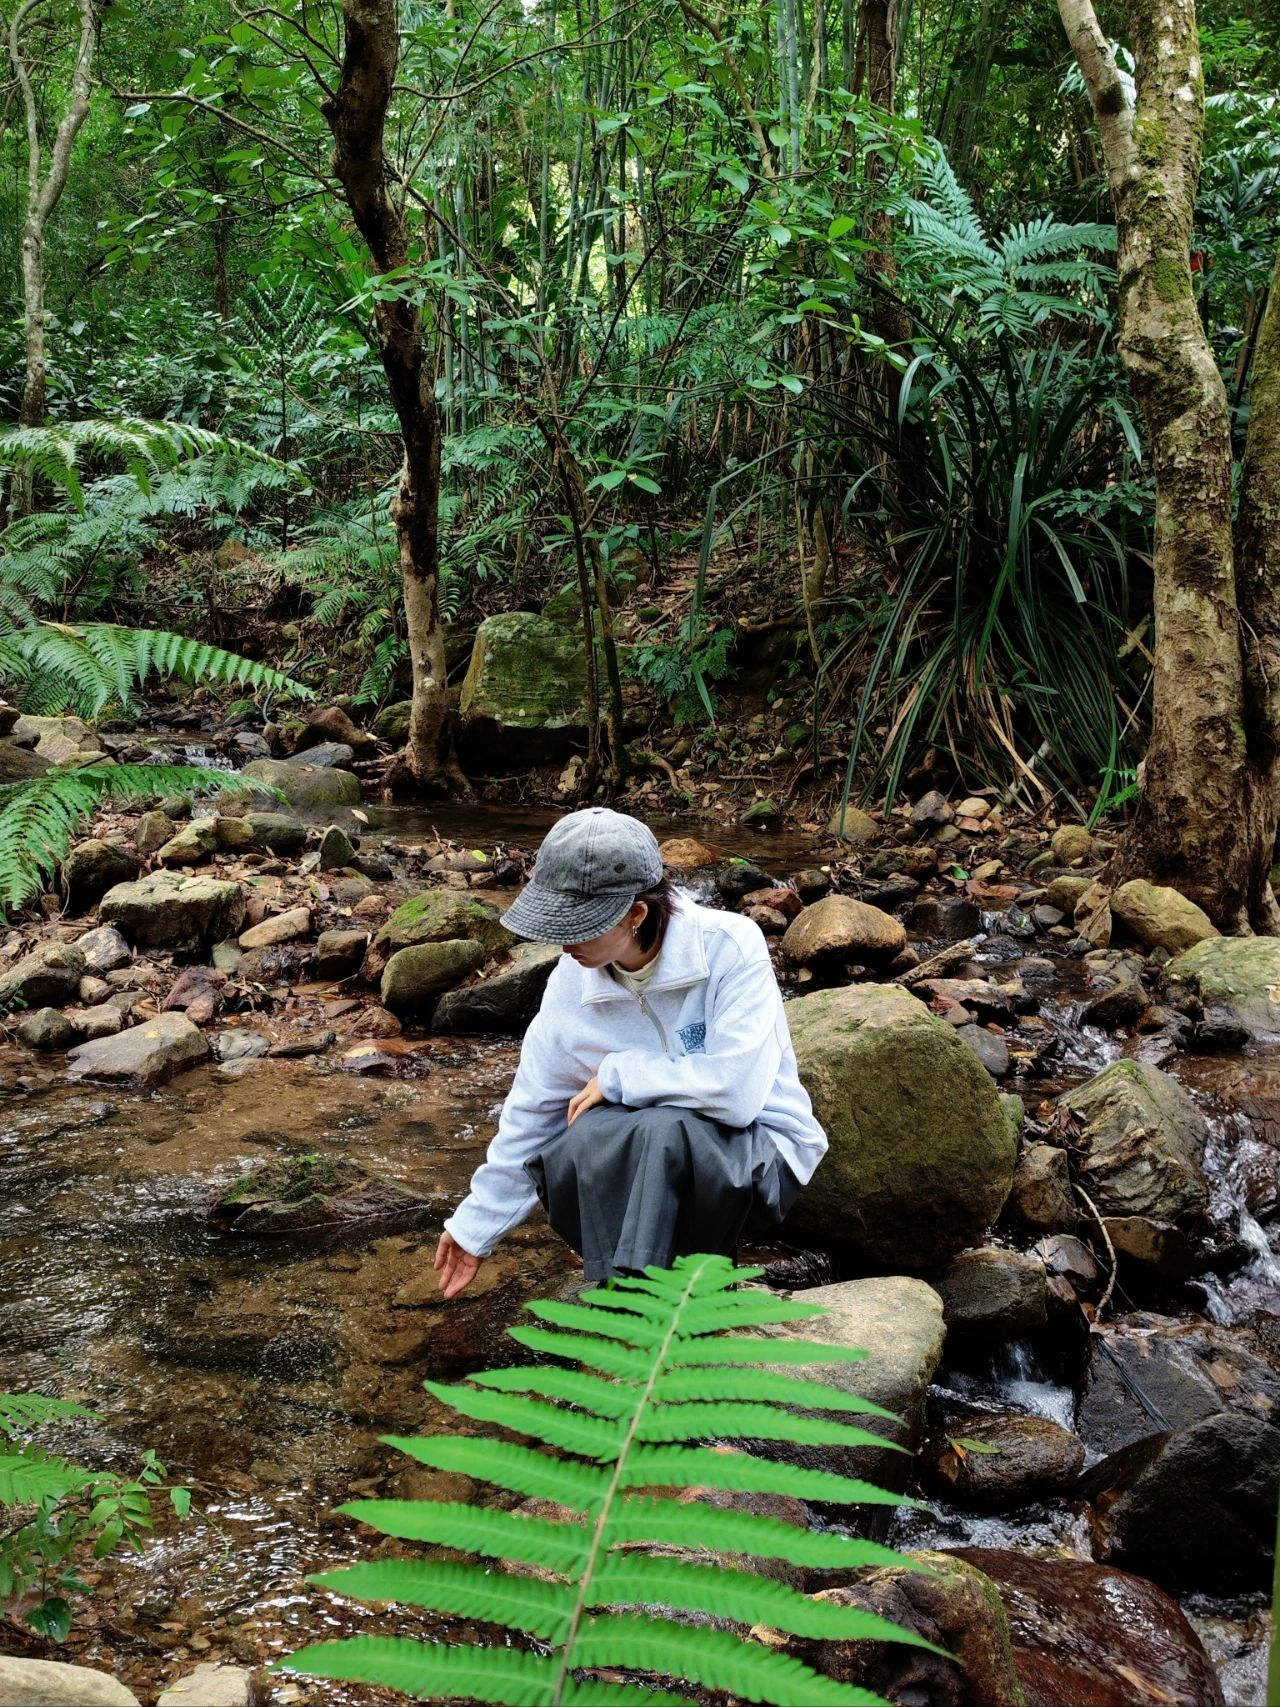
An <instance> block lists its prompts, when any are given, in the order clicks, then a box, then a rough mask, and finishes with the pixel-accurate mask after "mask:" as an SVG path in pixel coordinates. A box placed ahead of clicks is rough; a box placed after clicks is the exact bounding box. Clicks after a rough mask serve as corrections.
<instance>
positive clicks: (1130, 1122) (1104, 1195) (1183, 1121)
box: [1058, 1061, 1209, 1222]
mask: <svg viewBox="0 0 1280 1707" xmlns="http://www.w3.org/2000/svg"><path fill="white" fill-rule="evenodd" d="M1058 1106H1059V1108H1061V1109H1065V1110H1066V1111H1068V1112H1069V1113H1070V1114H1071V1115H1072V1116H1073V1118H1074V1119H1075V1121H1077V1122H1078V1123H1079V1130H1078V1133H1077V1135H1076V1136H1075V1139H1074V1146H1073V1147H1074V1148H1075V1149H1076V1152H1077V1161H1076V1174H1077V1176H1078V1177H1079V1179H1080V1181H1081V1183H1082V1184H1083V1186H1084V1188H1085V1190H1086V1191H1087V1192H1088V1193H1089V1196H1090V1197H1091V1198H1092V1199H1093V1201H1094V1203H1095V1204H1096V1205H1097V1207H1098V1209H1099V1210H1100V1211H1101V1212H1102V1214H1103V1215H1104V1216H1105V1215H1115V1216H1122V1217H1123V1216H1133V1215H1141V1216H1147V1217H1149V1218H1151V1219H1153V1220H1156V1221H1166V1222H1173V1221H1178V1220H1186V1219H1191V1220H1197V1219H1199V1218H1200V1217H1202V1216H1203V1214H1204V1212H1205V1209H1206V1207H1207V1205H1208V1201H1209V1187H1208V1183H1207V1181H1206V1180H1205V1177H1204V1174H1203V1172H1202V1171H1201V1166H1200V1164H1201V1162H1202V1160H1203V1158H1204V1149H1205V1144H1206V1143H1207V1142H1208V1138H1209V1127H1208V1123H1207V1121H1206V1120H1205V1117H1204V1116H1203V1115H1202V1114H1201V1112H1200V1110H1199V1109H1198V1108H1197V1107H1196V1105H1195V1103H1194V1102H1192V1100H1191V1098H1190V1097H1189V1096H1188V1095H1187V1093H1186V1091H1184V1090H1183V1088H1182V1086H1181V1085H1180V1084H1179V1083H1178V1081H1177V1080H1176V1079H1174V1078H1171V1077H1170V1076H1169V1074H1168V1073H1162V1072H1161V1071H1160V1069H1159V1068H1158V1067H1153V1066H1152V1065H1151V1064H1150V1063H1149V1062H1147V1061H1113V1062H1112V1064H1111V1066H1109V1067H1105V1068H1104V1069H1103V1070H1102V1072H1101V1073H1099V1074H1097V1075H1096V1077H1094V1078H1092V1079H1089V1080H1088V1081H1087V1082H1086V1083H1085V1084H1083V1085H1077V1086H1076V1088H1075V1089H1074V1090H1070V1091H1064V1092H1063V1093H1062V1095H1061V1096H1060V1097H1059V1098H1058Z"/></svg>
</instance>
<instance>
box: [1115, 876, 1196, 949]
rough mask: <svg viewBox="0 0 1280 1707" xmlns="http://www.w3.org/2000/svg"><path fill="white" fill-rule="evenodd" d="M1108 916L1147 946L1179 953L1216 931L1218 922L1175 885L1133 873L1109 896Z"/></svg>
mask: <svg viewBox="0 0 1280 1707" xmlns="http://www.w3.org/2000/svg"><path fill="white" fill-rule="evenodd" d="M1111 917H1112V918H1113V919H1114V920H1116V921H1117V923H1119V924H1122V925H1123V926H1124V928H1125V929H1126V930H1127V931H1128V933H1129V935H1130V936H1132V937H1136V938H1137V940H1138V941H1139V942H1140V943H1142V944H1143V946H1144V947H1146V948H1163V949H1167V950H1168V952H1169V953H1170V954H1181V953H1182V952H1183V951H1184V949H1188V948H1194V947H1195V945H1196V943H1198V942H1204V941H1205V940H1206V939H1207V938H1209V937H1216V936H1217V935H1218V929H1217V926H1216V925H1215V924H1214V922H1213V920H1212V919H1211V918H1210V917H1209V915H1208V913H1206V912H1204V911H1203V909H1202V908H1200V907H1197V906H1196V904H1195V902H1194V901H1188V899H1187V897H1186V896H1185V895H1183V894H1181V893H1180V892H1179V891H1178V890H1177V889H1166V888H1164V887H1163V886H1162V885H1160V884H1159V883H1148V882H1147V881H1146V880H1145V878H1141V877H1135V878H1133V879H1132V881H1131V882H1129V883H1122V884H1121V885H1120V887H1119V888H1118V889H1117V890H1116V892H1115V894H1114V895H1113V896H1112V897H1111Z"/></svg>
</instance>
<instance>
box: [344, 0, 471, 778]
mask: <svg viewBox="0 0 1280 1707" xmlns="http://www.w3.org/2000/svg"><path fill="white" fill-rule="evenodd" d="M342 16H343V23H344V27H345V37H346V40H345V47H344V51H343V59H342V76H341V79H340V81H339V84H338V87H337V89H336V91H335V92H334V94H333V96H332V97H331V98H330V99H329V100H327V101H325V103H324V106H323V109H322V110H323V112H324V116H325V119H326V121H327V122H328V125H329V129H330V130H331V131H332V133H333V140H334V150H333V169H334V172H335V174H336V175H337V178H338V181H339V182H340V183H341V185H342V188H343V192H344V194H345V196H346V201H347V206H348V207H349V208H350V210H351V215H352V218H353V219H354V220H355V222H356V227H357V229H358V230H359V232H360V235H361V236H362V237H363V238H364V240H365V243H366V244H367V245H368V249H369V255H370V258H371V260H372V261H373V265H374V267H375V268H376V269H377V271H378V272H379V273H390V272H394V271H397V270H398V269H400V268H403V267H405V266H407V264H408V261H409V235H408V227H407V224H406V220H405V208H404V201H403V199H402V198H401V196H400V195H399V194H398V193H396V191H395V188H394V180H393V178H392V175H391V173H390V171H389V169H388V166H387V162H386V159H385V157H384V151H383V144H384V136H385V129H386V120H387V109H388V107H389V105H390V102H391V94H392V90H393V88H394V85H395V76H396V66H397V64H398V61H399V51H400V37H399V30H398V26H397V18H396V4H395V0H343V4H342ZM374 324H375V327H376V330H377V334H378V353H379V355H380V356H381V358H382V368H383V372H384V373H385V374H386V376H387V385H388V388H389V389H390V392H391V401H392V404H393V406H394V408H395V411H396V416H397V418H398V420H399V422H400V433H401V437H402V439H403V442H404V462H403V463H402V465H401V469H400V489H399V491H398V492H397V494H396V497H395V500H394V502H393V503H392V506H391V511H392V517H393V519H394V521H395V527H396V540H397V544H398V546H399V551H400V573H401V577H402V580H403V583H404V613H405V630H406V633H407V636H408V642H409V662H410V666H411V668H412V671H413V704H412V709H411V711H410V713H409V734H408V739H407V740H406V742H405V747H404V752H403V754H402V755H401V759H400V763H399V764H398V765H396V766H393V767H392V770H391V772H389V773H388V781H389V782H390V783H392V784H393V785H395V784H397V783H400V782H407V781H412V782H416V783H418V784H421V785H427V786H431V787H448V788H454V789H465V787H466V781H465V778H464V777H463V776H462V773H461V771H460V770H459V768H458V764H457V761H456V759H455V757H454V754H453V743H452V737H451V734H450V730H449V720H448V700H447V697H446V693H447V682H446V666H445V651H444V630H443V627H442V626H441V622H440V418H439V413H438V411H437V408H436V397H435V373H434V371H433V367H432V364H431V363H430V362H428V361H427V359H426V353H425V350H424V346H423V336H422V315H421V312H420V311H419V309H418V307H417V305H416V304H415V303H412V302H408V301H404V300H400V299H397V300H393V301H388V302H379V303H377V304H376V305H375V308H374Z"/></svg>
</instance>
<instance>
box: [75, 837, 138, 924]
mask: <svg viewBox="0 0 1280 1707" xmlns="http://www.w3.org/2000/svg"><path fill="white" fill-rule="evenodd" d="M141 870H142V862H141V860H139V858H138V856H137V854H135V853H133V852H131V851H130V849H128V848H125V847H121V846H120V845H119V843H118V842H104V841H101V840H99V839H98V838H97V837H96V836H94V837H91V838H90V839H89V840H88V841H84V842H77V843H76V845H75V846H74V847H73V848H72V849H71V851H70V852H69V853H68V854H67V857H66V859H65V860H63V862H62V881H63V884H64V885H65V887H66V891H67V904H68V907H69V908H70V910H71V911H72V912H73V913H82V912H83V911H84V910H85V908H86V907H91V906H92V905H93V904H94V902H95V901H100V900H101V899H102V897H103V896H104V895H105V894H106V892H107V890H108V889H112V888H114V887H115V885H116V884H117V883H131V882H132V881H133V879H134V878H135V877H136V876H137V875H138V873H139V872H140V871H141Z"/></svg>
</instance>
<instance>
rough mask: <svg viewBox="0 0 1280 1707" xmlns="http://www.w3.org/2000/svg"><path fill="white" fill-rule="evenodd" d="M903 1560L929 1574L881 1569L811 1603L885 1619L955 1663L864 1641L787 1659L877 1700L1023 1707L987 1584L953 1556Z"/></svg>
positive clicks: (822, 1645)
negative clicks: (947, 1654) (915, 1563)
mask: <svg viewBox="0 0 1280 1707" xmlns="http://www.w3.org/2000/svg"><path fill="white" fill-rule="evenodd" d="M907 1556H908V1557H909V1558H911V1559H913V1560H916V1561H918V1562H919V1564H921V1565H923V1566H925V1567H926V1571H927V1574H926V1571H919V1570H912V1569H910V1568H909V1567H908V1566H906V1565H889V1566H883V1567H880V1568H878V1569H875V1570H869V1571H863V1572H861V1573H860V1574H859V1576H858V1578H857V1579H856V1580H855V1581H854V1582H852V1583H850V1584H848V1585H847V1586H845V1587H842V1588H829V1589H823V1590H821V1591H820V1592H819V1593H818V1594H816V1595H814V1597H813V1598H814V1599H815V1600H817V1601H822V1602H824V1603H826V1604H828V1605H834V1606H848V1607H857V1608H858V1609H859V1610H861V1611H864V1612H871V1613H875V1614H876V1615H877V1616H879V1617H881V1618H887V1619H889V1620H890V1622H892V1623H894V1624H896V1625H898V1627H899V1628H900V1629H903V1630H910V1631H912V1632H913V1633H914V1634H915V1635H917V1636H922V1637H923V1638H924V1639H925V1641H927V1642H932V1643H933V1644H934V1646H935V1647H938V1648H943V1649H946V1650H949V1651H950V1653H951V1654H952V1655H953V1656H954V1657H953V1658H951V1659H948V1658H946V1657H944V1656H943V1655H939V1654H931V1653H928V1652H925V1651H922V1650H920V1649H919V1648H909V1647H906V1646H904V1645H903V1644H902V1643H899V1642H876V1641H868V1640H858V1641H822V1642H816V1641H807V1640H800V1639H797V1638H793V1639H792V1640H791V1641H789V1642H788V1643H787V1652H788V1653H789V1654H793V1655H794V1656H795V1657H796V1658H797V1659H800V1660H803V1661H805V1662H806V1664H808V1665H811V1666H812V1667H813V1668H814V1670H815V1671H818V1672H821V1673H822V1674H823V1675H824V1676H826V1677H830V1678H834V1679H835V1680H836V1681H837V1682H839V1683H843V1684H846V1685H849V1686H851V1687H853V1688H858V1689H866V1690H870V1691H872V1692H873V1694H874V1698H875V1699H877V1700H883V1701H891V1702H900V1703H904V1704H905V1703H912V1704H915V1703H920V1704H924V1703H928V1707H1025V1700H1024V1697H1023V1694H1022V1691H1021V1688H1020V1687H1019V1684H1018V1677H1017V1671H1016V1669H1015V1664H1014V1654H1013V1644H1012V1640H1011V1637H1010V1634H1009V1626H1008V1621H1007V1619H1006V1618H1005V1615H1004V1608H1003V1606H1002V1605H1001V1603H1000V1596H999V1594H998V1593H997V1592H996V1590H995V1588H994V1587H993V1585H992V1584H991V1583H990V1582H989V1581H988V1580H987V1578H986V1577H984V1576H983V1575H982V1573H981V1572H980V1571H978V1570H977V1569H975V1568H974V1566H972V1565H970V1564H969V1563H967V1562H966V1561H964V1560H960V1559H957V1557H956V1555H955V1554H954V1553H912V1554H909V1555H907ZM1057 1707H1066V1703H1065V1702H1060V1703H1058V1704H1057Z"/></svg>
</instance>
